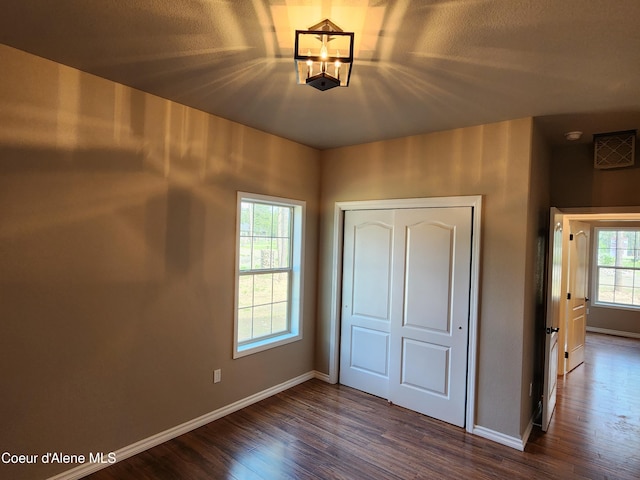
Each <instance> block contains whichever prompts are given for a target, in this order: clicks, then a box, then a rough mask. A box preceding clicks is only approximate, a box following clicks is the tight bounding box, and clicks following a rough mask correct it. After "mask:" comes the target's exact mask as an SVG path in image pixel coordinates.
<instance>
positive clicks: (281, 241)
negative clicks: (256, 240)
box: [271, 238, 291, 268]
mask: <svg viewBox="0 0 640 480" xmlns="http://www.w3.org/2000/svg"><path fill="white" fill-rule="evenodd" d="M290 245H291V243H290V242H289V239H288V238H274V239H273V240H272V241H271V249H272V251H273V259H274V264H273V268H289V266H290V262H291V259H290Z"/></svg>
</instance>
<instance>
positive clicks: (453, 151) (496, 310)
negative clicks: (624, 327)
mask: <svg viewBox="0 0 640 480" xmlns="http://www.w3.org/2000/svg"><path fill="white" fill-rule="evenodd" d="M531 136H532V120H531V119H529V118H527V119H521V120H515V121H508V122H502V123H496V124H491V125H484V126H478V127H473V128H464V129H458V130H453V131H448V132H441V133H435V134H428V135H418V136H412V137H407V138H402V139H397V140H390V141H383V142H376V143H371V144H366V145H359V146H353V147H345V148H340V149H335V150H329V151H324V152H323V153H322V187H321V192H322V200H321V205H322V216H321V232H320V234H321V235H320V279H319V287H320V291H319V303H318V306H319V316H318V330H317V345H316V364H317V369H318V370H321V371H323V372H328V369H329V345H330V341H331V340H330V339H331V336H330V324H329V318H330V312H329V306H330V298H331V281H330V279H331V260H332V256H333V254H334V252H333V251H332V239H333V211H334V204H335V202H337V201H348V200H368V199H391V198H411V197H439V196H456V195H478V194H481V195H483V196H484V200H483V202H484V204H483V208H484V211H483V225H482V228H483V230H482V252H483V253H482V259H481V285H480V290H481V291H480V319H479V352H478V357H479V358H478V361H479V371H478V379H477V380H478V393H477V402H476V405H477V424H478V425H480V426H484V427H486V428H489V429H492V430H494V431H497V432H501V433H503V434H506V435H510V436H514V437H519V436H520V434H521V417H522V416H523V415H524V416H526V417H527V419H528V418H529V417H530V412H526V413H523V412H521V405H522V371H523V327H524V323H523V319H524V309H525V308H526V307H525V303H524V302H525V297H526V293H525V292H526V290H527V289H530V288H531V285H530V282H525V275H526V274H527V258H528V255H529V253H530V252H528V249H530V244H529V243H528V242H527V235H529V234H530V232H529V230H530V229H529V225H528V221H527V215H528V211H529V210H528V208H529V207H528V202H529V177H530V152H531ZM531 341H532V340H531V338H529V336H527V339H526V342H527V343H529V342H531ZM527 393H528V392H527Z"/></svg>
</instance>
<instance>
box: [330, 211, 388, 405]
mask: <svg viewBox="0 0 640 480" xmlns="http://www.w3.org/2000/svg"><path fill="white" fill-rule="evenodd" d="M393 219H394V211H393V210H381V211H369V210H362V211H348V212H345V217H344V223H345V224H344V245H343V248H344V253H343V278H342V323H341V336H340V383H342V384H344V385H348V386H350V387H353V388H357V389H358V390H362V391H364V392H368V393H371V394H373V395H377V396H379V397H382V398H388V397H389V349H390V332H391V306H392V301H393V298H392V296H391V294H392V291H391V278H392V266H393V241H394V235H393V232H394V225H393Z"/></svg>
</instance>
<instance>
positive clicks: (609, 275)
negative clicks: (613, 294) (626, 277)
mask: <svg viewBox="0 0 640 480" xmlns="http://www.w3.org/2000/svg"><path fill="white" fill-rule="evenodd" d="M615 277H616V270H615V268H599V269H598V284H600V285H614V281H615Z"/></svg>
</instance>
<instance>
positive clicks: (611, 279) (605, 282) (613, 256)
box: [595, 228, 640, 308]
mask: <svg viewBox="0 0 640 480" xmlns="http://www.w3.org/2000/svg"><path fill="white" fill-rule="evenodd" d="M596 242H597V243H596V252H595V253H596V279H595V282H596V288H595V290H596V303H598V304H604V305H615V306H622V307H630V308H640V228H625V229H609V228H596Z"/></svg>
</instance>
